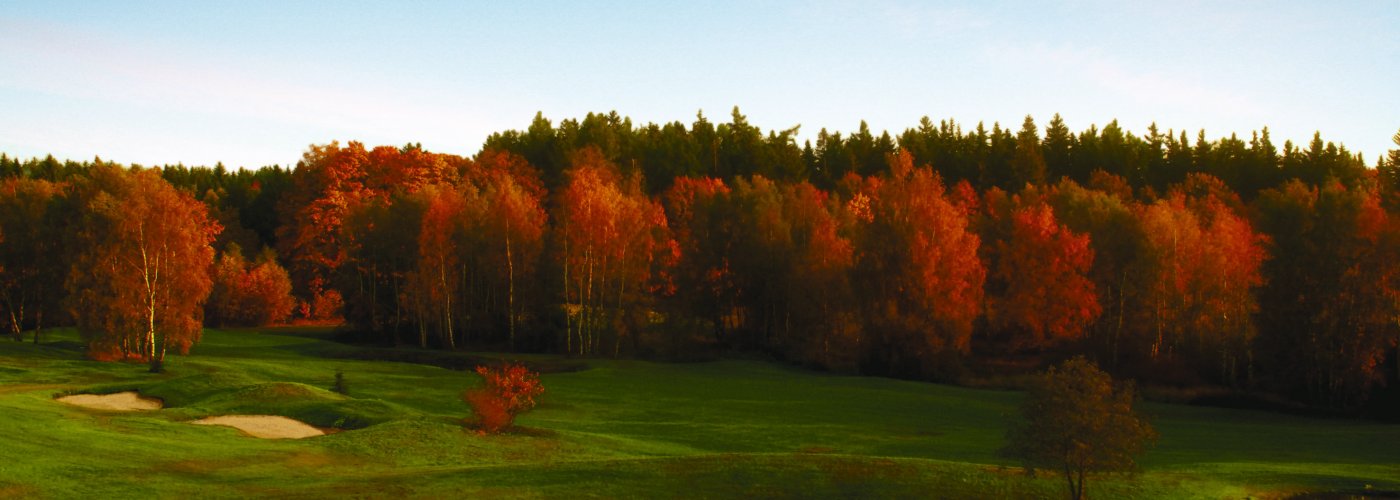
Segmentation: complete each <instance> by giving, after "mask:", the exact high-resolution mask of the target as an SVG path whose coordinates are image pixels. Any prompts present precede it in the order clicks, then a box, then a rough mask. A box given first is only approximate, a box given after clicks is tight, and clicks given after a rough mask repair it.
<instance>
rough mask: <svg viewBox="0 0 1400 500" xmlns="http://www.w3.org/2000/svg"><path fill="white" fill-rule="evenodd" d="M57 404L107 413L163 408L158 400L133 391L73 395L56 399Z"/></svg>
mask: <svg viewBox="0 0 1400 500" xmlns="http://www.w3.org/2000/svg"><path fill="white" fill-rule="evenodd" d="M58 402H60V403H65V404H70V405H74V406H81V407H83V408H92V409H94V410H108V411H150V410H159V409H160V408H161V406H163V405H162V404H161V401H160V400H159V399H156V398H147V397H142V396H141V395H140V394H137V393H136V392H134V391H127V392H118V393H116V394H74V395H72V396H64V397H61V398H58Z"/></svg>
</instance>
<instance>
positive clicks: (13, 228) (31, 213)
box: [0, 178, 64, 343]
mask: <svg viewBox="0 0 1400 500" xmlns="http://www.w3.org/2000/svg"><path fill="white" fill-rule="evenodd" d="M62 195H63V186H62V185H59V184H54V183H52V182H49V181H44V180H31V179H16V178H11V179H4V180H3V181H0V313H3V315H4V319H3V320H4V323H5V330H6V332H7V333H9V334H10V336H12V337H13V338H14V339H15V340H21V339H22V335H23V332H24V331H25V330H27V329H33V330H34V342H35V343H38V342H39V334H40V332H41V331H42V330H43V328H44V316H45V314H46V313H47V314H48V316H49V317H50V318H53V316H54V315H55V314H56V313H58V312H59V311H58V310H57V309H58V307H57V306H58V304H59V299H60V298H61V296H62V291H63V290H62V288H63V281H62V280H63V274H64V270H62V269H61V266H62V265H63V264H64V262H63V255H62V254H63V246H62V238H63V234H61V230H62V227H61V226H62V224H60V223H59V220H58V218H59V215H58V210H59V209H58V208H57V207H58V203H59V202H60V201H61V200H60V199H59V198H60V197H61V196H62Z"/></svg>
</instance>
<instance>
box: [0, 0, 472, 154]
mask: <svg viewBox="0 0 1400 500" xmlns="http://www.w3.org/2000/svg"><path fill="white" fill-rule="evenodd" d="M0 46H3V47H5V49H4V50H3V51H0V87H10V88H12V89H17V90H25V91H31V92H41V93H45V94H49V95H55V96H59V97H63V98H74V99H83V100H89V101H98V102H111V103H117V104H121V105H124V106H128V107H132V106H134V107H139V108H144V109H151V110H161V111H174V112H180V113H186V114H207V115H212V116H213V117H218V116H226V117H237V118H243V119H252V120H253V121H259V120H261V121H267V122H272V123H277V124H281V125H290V126H295V127H300V128H310V129H315V130H320V131H322V132H321V133H323V134H337V135H338V134H353V135H354V136H353V137H342V138H347V139H350V138H355V137H363V136H371V137H373V136H379V137H397V136H404V135H410V136H417V137H424V136H426V135H433V136H442V135H453V134H460V135H459V137H462V139H463V140H465V139H466V136H467V131H468V130H470V129H473V128H482V129H485V127H486V126H485V124H479V123H473V122H472V121H471V120H470V118H469V117H468V116H467V115H466V113H463V112H462V110H461V109H460V106H466V105H470V103H463V102H461V99H460V96H459V97H458V99H457V102H455V103H444V102H442V100H436V99H435V97H436V96H431V95H421V94H419V95H413V92H412V91H411V90H409V89H395V88H386V87H384V86H383V85H382V84H380V86H378V87H376V86H375V85H376V84H375V83H372V82H366V81H365V80H366V78H363V76H364V74H357V73H354V72H345V71H343V70H341V69H339V68H335V67H330V66H329V65H327V66H322V67H318V66H317V65H316V64H315V63H314V62H308V63H307V64H306V65H304V66H299V67H287V66H280V67H279V66H278V63H276V62H274V61H277V58H276V57H267V58H262V59H250V60H237V59H235V58H232V57H220V56H219V55H215V54H205V53H201V52H200V51H199V50H194V49H191V48H189V47H183V48H182V47H170V46H161V45H158V44H152V43H141V42H137V41H133V40H126V39H122V38H120V37H115V36H108V35H104V34H100V33H91V32H81V31H76V30H71V29H67V28H66V27H64V26H60V25H45V24H36V23H20V22H16V21H13V20H3V19H0ZM347 56H351V55H349V54H347ZM365 67H370V63H366V65H365ZM366 73H371V74H372V72H370V71H366ZM133 118H137V117H133ZM242 121H248V120H242ZM472 132H475V130H472ZM324 138H325V139H327V140H328V139H330V138H332V137H324ZM307 139H313V140H314V139H315V138H307Z"/></svg>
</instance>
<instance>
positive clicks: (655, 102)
mask: <svg viewBox="0 0 1400 500" xmlns="http://www.w3.org/2000/svg"><path fill="white" fill-rule="evenodd" d="M1395 26H1400V2H1396V1H1394V0H1380V1H1374V2H1284V1H1269V2H1250V1H1231V2H1191V1H1175V2H1122V1H1105V2H1098V1H1065V2H1024V3H1022V2H995V1H986V2H958V3H942V2H931V1H918V2H916V1H879V0H876V1H820V0H818V1H805V2H782V1H763V2H733V3H731V2H675V5H673V4H672V3H671V2H655V1H639V2H577V1H565V2H501V1H495V2H479V3H478V2H467V1H442V2H433V1H399V2H353V1H338V2H311V1H299V0H284V1H267V2H263V1H253V0H244V1H236V2H235V1H210V2H189V1H185V0H181V1H171V2H143V1H124V2H101V1H97V2H94V1H86V0H84V1H64V0H45V1H24V0H0V152H4V153H8V154H9V155H11V156H20V157H25V158H28V157H33V156H43V155H45V154H53V155H54V156H56V157H59V158H71V159H82V160H85V159H91V158H93V157H97V156H100V157H101V158H103V159H104V160H108V161H117V162H121V163H139V164H143V165H162V164H175V163H183V164H185V165H213V164H215V163H216V162H222V163H224V164H225V165H226V166H229V167H250V168H256V167H260V166H264V165H271V164H280V165H283V166H290V165H294V164H295V163H296V161H297V160H298V159H299V158H300V157H301V155H302V153H303V152H304V151H306V149H307V146H308V145H310V144H323V143H328V142H330V141H333V140H338V141H341V142H346V141H351V140H358V141H361V142H364V143H366V144H367V145H370V146H374V145H386V144H387V145H403V144H406V143H410V142H420V143H422V144H423V146H424V148H426V149H429V150H431V151H438V152H445V153H455V154H462V155H472V154H475V153H476V152H477V151H478V150H479V149H480V147H481V144H482V142H483V141H484V140H485V139H486V137H487V136H488V135H490V134H491V133H493V132H498V131H503V130H509V129H523V128H525V127H527V126H528V125H529V123H530V121H531V119H532V118H533V117H534V116H535V113H536V112H542V113H543V114H544V115H545V117H547V118H550V119H552V120H554V121H555V123H557V122H558V120H560V119H564V118H581V117H582V116H584V115H585V114H586V113H588V112H591V111H592V112H607V111H613V110H616V111H617V112H618V113H620V114H622V115H625V116H630V117H631V118H632V120H633V122H634V123H637V124H644V123H648V122H656V123H664V122H671V121H682V122H684V123H687V124H689V123H691V122H693V121H694V120H695V116H696V113H697V112H701V111H703V112H704V114H705V115H706V116H707V117H708V118H710V120H711V121H713V122H727V121H728V119H729V114H730V112H731V110H732V109H733V107H734V106H738V107H739V108H740V110H741V112H742V113H743V114H744V115H746V116H747V117H748V119H749V122H750V123H752V124H754V125H757V126H759V127H762V128H764V129H787V128H790V127H792V126H794V125H801V133H800V134H799V138H800V139H802V140H805V139H810V138H813V137H815V135H816V132H817V131H818V130H820V129H823V128H825V129H828V130H831V131H838V130H839V131H851V130H854V129H857V128H858V127H859V124H860V122H861V120H865V121H866V122H868V123H869V125H870V127H871V128H872V129H874V130H876V131H880V130H889V131H890V132H891V133H892V134H897V133H898V132H899V131H902V130H904V129H906V128H910V127H914V126H917V124H918V121H919V119H920V118H921V117H923V116H928V117H930V118H932V119H933V120H935V121H938V120H943V119H953V120H956V121H957V122H959V123H962V124H965V125H966V126H967V127H971V126H975V124H976V123H977V122H985V123H986V124H987V125H988V126H989V127H990V125H991V124H992V123H993V122H1000V123H1001V124H1002V125H1003V126H1010V127H1013V128H1019V127H1020V124H1021V121H1022V120H1023V119H1024V117H1025V116H1026V115H1031V116H1033V117H1034V118H1035V119H1036V121H1037V123H1039V124H1041V126H1042V127H1043V126H1044V124H1045V122H1047V121H1048V120H1049V119H1050V117H1051V116H1053V115H1054V114H1055V113H1060V114H1061V116H1062V117H1063V118H1064V119H1065V121H1066V123H1067V124H1068V125H1069V127H1070V128H1071V129H1072V130H1075V131H1079V130H1083V129H1085V128H1087V127H1089V126H1090V125H1091V124H1098V125H1099V126H1102V125H1103V124H1105V123H1108V122H1109V121H1111V120H1114V119H1116V120H1118V122H1119V124H1120V126H1122V127H1124V128H1126V129H1127V130H1130V131H1133V132H1135V133H1139V134H1142V133H1145V130H1146V129H1147V127H1148V125H1149V124H1151V123H1154V122H1155V123H1156V124H1157V125H1158V127H1159V128H1160V129H1162V130H1166V129H1175V130H1177V131H1180V130H1183V129H1185V130H1187V131H1188V135H1189V136H1190V137H1191V138H1192V139H1193V140H1194V138H1195V136H1196V132H1197V131H1198V130H1201V129H1204V130H1205V132H1206V135H1207V137H1209V138H1211V139H1215V138H1219V137H1222V136H1229V135H1230V134H1231V133H1236V134H1239V135H1240V136H1241V137H1243V138H1246V139H1247V138H1248V137H1249V135H1250V133H1251V131H1254V130H1259V129H1261V128H1262V127H1265V126H1267V127H1269V130H1270V134H1271V137H1272V139H1273V141H1274V143H1275V144H1276V145H1279V146H1280V147H1281V146H1282V144H1283V142H1284V140H1287V139H1291V140H1293V141H1294V142H1295V143H1302V144H1306V143H1307V141H1309V140H1310V139H1311V138H1312V135H1313V133H1314V132H1315V131H1321V132H1322V137H1323V139H1324V140H1328V141H1335V142H1338V143H1341V144H1344V145H1346V146H1347V147H1348V148H1349V149H1351V150H1352V151H1353V152H1354V153H1355V152H1358V151H1359V152H1362V153H1364V154H1365V158H1366V161H1367V163H1368V164H1374V162H1375V160H1376V158H1378V157H1379V156H1380V155H1382V154H1384V153H1385V151H1386V150H1389V149H1395V148H1397V147H1400V146H1396V145H1395V144H1394V143H1393V142H1392V141H1391V137H1392V136H1393V135H1394V134H1396V133H1397V131H1398V130H1400V32H1397V31H1396V30H1395Z"/></svg>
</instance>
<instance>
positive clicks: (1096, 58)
mask: <svg viewBox="0 0 1400 500" xmlns="http://www.w3.org/2000/svg"><path fill="white" fill-rule="evenodd" d="M985 53H986V55H987V57H988V58H989V59H991V60H993V61H995V62H996V64H998V65H1001V66H1003V67H1009V68H1023V69H1024V70H1025V71H1026V72H1029V73H1033V74H1038V75H1058V76H1059V77H1060V78H1064V79H1068V80H1072V81H1074V82H1076V83H1077V84H1078V85H1079V86H1080V87H1081V89H1083V90H1087V91H1090V92H1093V93H1096V94H1099V95H1104V96H1105V97H1117V98H1119V99H1123V100H1126V101H1128V102H1131V103H1133V104H1135V108H1137V109H1142V110H1147V111H1151V110H1158V111H1159V112H1160V111H1167V110H1177V111H1186V112H1190V113H1191V114H1196V115H1200V116H1204V115H1217V114H1221V113H1228V114H1237V115H1257V114H1258V112H1259V110H1260V106H1259V105H1258V103H1256V102H1254V100H1253V99H1252V98H1251V97H1250V96H1248V95H1246V94H1243V93H1239V92H1235V91H1232V90H1231V89H1228V88H1226V87H1224V86H1219V85H1214V84H1212V83H1211V82H1207V81H1203V80H1200V79H1197V78H1193V77H1192V76H1191V75H1190V74H1189V73H1180V72H1168V71H1164V70H1153V71H1143V70H1139V69H1135V68H1134V67H1133V65H1130V64H1128V63H1127V62H1125V61H1120V60H1116V59H1114V58H1112V57H1110V56H1108V55H1107V54H1105V53H1104V52H1103V51H1102V50H1099V49H1096V48H1084V47H1076V46H1072V45H1058V46H1055V45H1046V44H1043V43H1037V44H1031V45H1025V46H1013V45H1004V44H1003V45H995V46H992V47H989V48H987V49H986V50H985ZM1032 86H1034V87H1037V88H1041V86H1040V85H1032Z"/></svg>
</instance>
